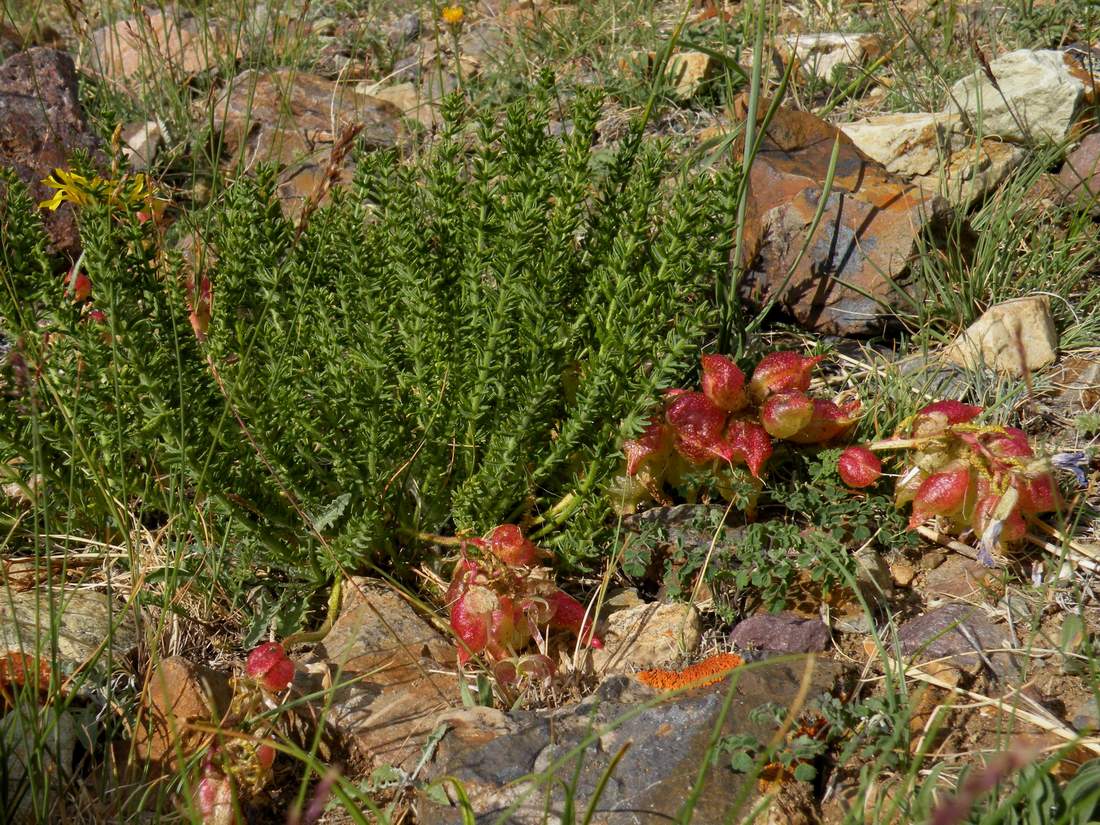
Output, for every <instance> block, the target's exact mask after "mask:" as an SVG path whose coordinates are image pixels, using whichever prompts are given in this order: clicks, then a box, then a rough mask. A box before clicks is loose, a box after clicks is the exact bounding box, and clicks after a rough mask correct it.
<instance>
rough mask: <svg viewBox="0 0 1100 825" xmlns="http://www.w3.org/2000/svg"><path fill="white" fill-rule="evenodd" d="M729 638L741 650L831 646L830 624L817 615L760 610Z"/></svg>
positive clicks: (799, 650)
mask: <svg viewBox="0 0 1100 825" xmlns="http://www.w3.org/2000/svg"><path fill="white" fill-rule="evenodd" d="M729 642H730V644H731V645H733V646H734V647H735V648H737V649H738V650H746V651H752V650H760V651H765V652H767V653H820V652H822V651H825V650H828V649H829V642H830V637H829V628H827V627H826V626H825V625H824V624H823V623H822V622H821V621H819V620H818V619H803V618H800V617H799V616H796V615H795V614H794V613H790V612H784V613H757V614H756V615H755V616H749V618H747V619H745V620H743V621H741V622H739V623H738V624H737V626H736V627H734V628H733V630H731V631H730V635H729Z"/></svg>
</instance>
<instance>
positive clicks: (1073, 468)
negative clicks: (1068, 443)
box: [1050, 450, 1090, 487]
mask: <svg viewBox="0 0 1100 825" xmlns="http://www.w3.org/2000/svg"><path fill="white" fill-rule="evenodd" d="M1050 463H1051V464H1053V465H1054V466H1055V467H1057V468H1058V469H1059V470H1067V471H1069V472H1071V473H1073V475H1074V478H1076V479H1077V485H1078V486H1079V487H1086V486H1088V483H1089V479H1088V476H1087V475H1086V471H1087V470H1088V468H1089V463H1090V459H1089V455H1088V453H1086V452H1084V451H1083V450H1079V451H1078V452H1075V453H1056V454H1055V455H1053V456H1051V458H1050Z"/></svg>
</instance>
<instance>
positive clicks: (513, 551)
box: [488, 524, 540, 567]
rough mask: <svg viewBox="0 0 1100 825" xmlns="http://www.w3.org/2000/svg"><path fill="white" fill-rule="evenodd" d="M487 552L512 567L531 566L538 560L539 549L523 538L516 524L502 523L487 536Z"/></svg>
mask: <svg viewBox="0 0 1100 825" xmlns="http://www.w3.org/2000/svg"><path fill="white" fill-rule="evenodd" d="M488 544H489V552H491V553H492V554H493V555H494V556H496V557H497V558H498V559H500V560H501V561H502V562H504V563H505V564H510V565H512V566H513V567H533V566H534V565H536V564H538V561H539V555H540V553H539V549H538V548H537V547H536V546H535V544H534V542H532V541H531V540H530V539H528V538H525V537H524V535H523V530H521V529H520V528H519V525H516V524H502V525H500V526H499V527H497V528H496V529H495V530H493V532H492V534H491V535H490V536H489V542H488Z"/></svg>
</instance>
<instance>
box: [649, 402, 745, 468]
mask: <svg viewBox="0 0 1100 825" xmlns="http://www.w3.org/2000/svg"><path fill="white" fill-rule="evenodd" d="M665 419H666V420H667V421H668V423H669V426H670V427H672V429H673V431H674V432H675V433H676V451H677V452H679V453H680V455H682V456H683V457H684V458H686V459H687V460H688V461H690V462H692V463H694V464H702V463H704V462H706V461H710V460H712V459H714V458H724V459H727V460H728V459H729V458H730V457H731V455H730V451H729V446H728V445H726V444H725V443H724V442H723V440H722V435H723V433H722V430H723V428H724V427H725V424H726V414H725V412H723V411H722V410H721V409H719V408H718V407H716V406H715V405H714V404H713V403H712V402H711V400H710V399H709V398H707V397H706V396H705V395H703V394H702V393H701V392H685V393H681V394H680V395H677V396H676V397H675V398H673V400H672V402H671V403H670V404H669V405H668V409H667V410H666V411H665Z"/></svg>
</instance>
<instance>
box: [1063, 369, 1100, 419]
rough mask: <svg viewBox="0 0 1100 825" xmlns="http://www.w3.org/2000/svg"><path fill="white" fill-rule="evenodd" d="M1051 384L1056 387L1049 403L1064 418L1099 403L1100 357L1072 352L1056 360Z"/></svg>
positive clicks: (1094, 406) (1071, 416)
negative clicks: (1051, 401)
mask: <svg viewBox="0 0 1100 825" xmlns="http://www.w3.org/2000/svg"><path fill="white" fill-rule="evenodd" d="M1051 386H1052V387H1054V388H1056V389H1057V390H1058V394H1057V396H1055V398H1054V399H1053V406H1055V407H1056V409H1057V410H1058V412H1059V413H1060V414H1062V415H1065V416H1066V417H1068V418H1073V417H1075V416H1077V415H1080V414H1081V413H1084V412H1089V411H1091V410H1094V409H1095V408H1096V407H1097V406H1100V358H1098V357H1096V356H1093V357H1089V356H1088V355H1073V356H1070V357H1068V358H1065V359H1063V360H1062V361H1060V362H1059V364H1058V366H1057V369H1056V371H1055V372H1054V374H1053V375H1051Z"/></svg>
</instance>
